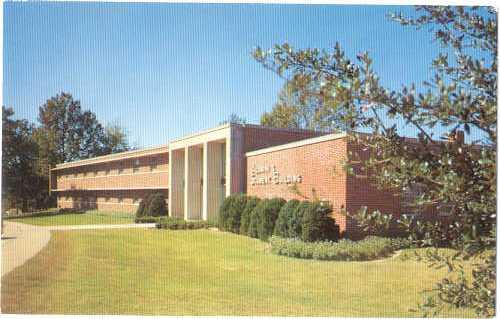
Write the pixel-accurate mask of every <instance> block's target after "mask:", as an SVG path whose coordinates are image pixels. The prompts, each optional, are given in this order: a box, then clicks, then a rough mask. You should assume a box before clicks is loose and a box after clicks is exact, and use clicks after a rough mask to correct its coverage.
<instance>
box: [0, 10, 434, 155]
mask: <svg viewBox="0 0 500 319" xmlns="http://www.w3.org/2000/svg"><path fill="white" fill-rule="evenodd" d="M394 11H403V12H406V13H413V12H414V9H413V7H388V6H339V5H336V6H327V5H315V6H305V5H269V4H267V5H266V4H259V5H248V4H168V3H156V4H144V3H61V2H54V3H47V2H27V3H20V2H14V3H12V2H10V3H4V74H3V77H4V83H3V94H4V101H3V104H4V105H6V106H12V107H13V108H14V111H15V112H16V116H17V117H19V118H27V119H29V120H31V121H36V119H37V116H38V107H39V106H40V105H42V104H43V103H44V102H45V101H46V100H47V99H48V98H50V97H51V96H54V95H56V94H57V93H59V92H61V91H65V92H70V93H72V94H73V96H74V97H75V98H76V99H79V100H80V101H81V103H82V106H83V107H84V108H88V109H91V110H92V111H93V112H95V113H96V114H97V117H98V119H99V120H100V121H101V122H102V123H103V124H106V123H110V122H117V123H118V124H120V125H121V126H123V127H125V128H126V129H127V131H128V133H129V136H130V142H131V143H132V144H135V145H137V146H139V147H147V146H154V145H158V144H165V143H167V142H168V140H170V139H173V138H176V137H180V136H182V135H184V134H189V133H191V132H195V131H198V130H201V129H205V128H210V127H213V126H216V125H217V124H218V123H219V122H221V121H222V120H224V119H226V118H227V117H228V116H229V114H231V113H236V114H238V115H240V116H242V117H244V118H246V119H247V120H248V122H251V123H258V121H259V117H260V115H261V114H262V113H263V112H264V111H268V110H270V109H271V108H272V106H273V104H274V102H275V101H276V97H277V94H278V91H279V89H280V87H281V85H282V80H280V79H279V78H278V77H277V76H276V75H275V74H273V73H272V72H270V71H268V70H265V69H264V68H263V67H262V66H261V65H259V64H258V63H257V62H255V61H254V60H253V58H252V57H251V55H250V52H251V51H252V49H253V48H254V47H255V46H261V47H263V48H268V47H271V46H272V45H274V44H275V43H283V42H285V41H286V42H289V43H290V44H291V45H293V46H294V47H296V48H306V47H318V48H331V47H333V45H334V44H335V42H336V41H338V42H340V43H341V45H342V46H343V47H344V49H345V50H346V53H347V54H348V55H350V56H352V57H353V58H354V57H355V54H356V53H358V52H361V51H369V52H370V54H371V56H372V57H373V59H374V68H375V70H376V71H377V72H378V73H379V74H380V77H381V79H382V83H383V84H385V85H387V86H389V87H391V88H395V89H397V88H400V87H401V85H402V84H409V83H411V82H416V83H420V82H422V81H423V80H426V79H429V77H430V75H431V74H432V73H431V70H430V68H429V66H430V62H431V60H432V58H433V57H435V56H436V55H437V54H438V52H439V50H440V48H439V45H438V44H437V43H434V42H432V35H431V34H430V33H429V32H426V31H419V32H415V30H414V29H412V28H409V27H402V26H400V25H398V24H397V23H394V22H391V21H390V20H389V19H388V18H387V17H386V14H387V13H389V12H394ZM408 133H410V135H411V132H408Z"/></svg>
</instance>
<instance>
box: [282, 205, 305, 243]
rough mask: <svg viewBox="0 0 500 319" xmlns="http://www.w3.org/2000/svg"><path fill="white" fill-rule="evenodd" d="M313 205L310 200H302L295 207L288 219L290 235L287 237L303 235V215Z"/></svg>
mask: <svg viewBox="0 0 500 319" xmlns="http://www.w3.org/2000/svg"><path fill="white" fill-rule="evenodd" d="M310 205H311V202H309V201H302V202H300V204H299V205H298V206H297V207H296V208H295V210H294V211H293V213H292V214H291V215H290V217H289V219H288V225H287V229H288V235H287V236H286V237H289V238H301V237H302V217H303V216H304V212H305V211H306V210H307V209H308V207H309V206H310Z"/></svg>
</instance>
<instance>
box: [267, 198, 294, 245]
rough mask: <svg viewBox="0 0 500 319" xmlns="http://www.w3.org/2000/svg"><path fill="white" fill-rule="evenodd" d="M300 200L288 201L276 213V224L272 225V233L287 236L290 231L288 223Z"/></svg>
mask: <svg viewBox="0 0 500 319" xmlns="http://www.w3.org/2000/svg"><path fill="white" fill-rule="evenodd" d="M299 205H300V202H299V201H298V200H296V199H292V200H290V201H288V202H287V203H286V204H285V205H283V207H281V210H280V212H279V214H278V219H277V220H276V225H275V226H274V233H273V234H274V235H275V236H279V237H288V236H289V233H290V231H289V230H288V225H289V222H290V220H291V219H292V218H293V217H294V216H295V214H296V213H295V212H296V210H297V207H298V206H299Z"/></svg>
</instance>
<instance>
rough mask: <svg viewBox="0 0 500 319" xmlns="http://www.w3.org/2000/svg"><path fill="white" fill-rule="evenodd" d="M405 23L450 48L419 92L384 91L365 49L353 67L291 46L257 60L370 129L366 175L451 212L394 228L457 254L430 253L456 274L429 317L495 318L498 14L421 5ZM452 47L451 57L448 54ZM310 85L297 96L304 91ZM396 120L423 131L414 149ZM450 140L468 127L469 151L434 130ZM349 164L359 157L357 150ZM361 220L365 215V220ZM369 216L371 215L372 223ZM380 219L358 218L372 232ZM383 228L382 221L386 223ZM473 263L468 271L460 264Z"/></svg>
mask: <svg viewBox="0 0 500 319" xmlns="http://www.w3.org/2000/svg"><path fill="white" fill-rule="evenodd" d="M391 17H392V18H393V19H394V20H396V21H397V22H399V23H401V24H402V25H405V26H414V27H416V28H417V29H426V28H427V29H428V30H430V31H431V32H433V34H434V36H435V39H436V40H437V41H438V42H439V43H441V44H442V45H443V47H445V48H446V50H444V51H443V53H441V54H439V56H438V57H437V58H436V59H435V60H434V61H433V62H432V68H433V69H434V70H435V74H434V77H433V78H432V79H430V81H429V82H426V83H424V86H423V87H418V88H417V86H416V85H414V84H412V85H409V86H405V87H403V88H402V89H401V90H400V91H393V90H390V89H388V88H385V87H383V86H382V85H381V83H380V82H379V77H378V75H377V74H376V73H375V72H374V70H373V69H372V59H371V58H370V56H369V54H368V53H362V54H359V55H358V56H357V57H356V59H354V60H352V61H357V62H352V61H351V60H350V59H349V58H347V57H346V56H345V54H344V52H343V51H342V49H341V48H340V45H338V44H337V45H336V46H335V48H334V50H333V51H328V50H318V49H305V50H295V49H293V48H292V47H291V46H290V45H288V44H286V43H285V44H283V45H277V46H276V47H275V48H274V50H271V52H268V51H264V50H262V49H260V48H257V49H256V50H255V51H254V53H253V54H254V57H255V59H256V60H257V61H259V62H260V63H262V64H263V65H264V66H265V67H266V68H270V69H272V70H274V71H275V72H277V73H278V74H279V75H281V76H285V77H288V78H293V77H295V76H297V75H299V76H301V77H310V78H312V79H315V80H317V81H320V82H321V83H323V85H322V86H323V90H322V91H321V96H322V99H323V101H324V103H325V104H327V105H330V107H332V108H333V110H332V111H333V112H337V111H340V112H339V114H341V115H342V120H343V122H344V123H346V125H347V128H350V129H365V130H369V131H370V132H371V133H372V134H371V135H369V136H368V137H367V136H364V135H360V134H357V133H355V132H352V133H353V134H352V135H353V138H354V139H356V140H357V142H359V143H361V144H362V145H363V146H364V148H366V149H368V150H371V152H372V154H374V156H373V157H372V158H370V159H368V160H362V161H361V163H362V166H363V167H364V168H365V169H366V171H367V172H372V174H373V176H374V179H375V181H376V182H377V183H379V184H380V185H382V186H390V187H394V188H396V189H399V190H401V191H404V190H405V189H408V188H411V187H414V185H420V187H419V188H420V189H421V190H422V192H421V194H420V195H419V196H416V198H415V201H414V202H413V203H412V204H413V206H414V207H417V208H422V209H425V208H427V207H429V206H436V205H438V206H437V207H438V209H440V210H446V211H445V212H446V213H451V215H452V219H453V222H452V223H445V222H435V223H430V222H422V221H418V222H417V221H415V220H411V219H407V218H402V219H400V220H398V221H397V222H398V223H399V224H400V226H401V227H404V228H406V229H407V230H408V231H409V233H410V239H412V240H414V242H415V243H416V244H419V245H429V246H434V247H438V246H440V245H442V244H443V243H445V244H448V245H449V246H450V247H452V248H454V249H456V251H457V254H456V255H454V256H453V257H450V256H447V255H443V254H441V253H440V252H439V250H432V253H429V254H427V255H425V256H423V257H425V259H426V260H428V261H429V262H430V263H432V264H437V265H439V266H445V267H448V269H449V270H450V272H451V273H450V275H449V276H448V277H446V278H445V279H443V280H442V281H441V282H439V283H437V284H436V287H435V292H436V294H435V295H434V296H429V299H428V300H427V301H426V302H425V303H424V304H422V305H421V306H422V309H424V310H426V311H432V312H435V311H438V310H439V309H440V307H444V306H450V305H452V306H455V307H473V308H474V309H475V311H476V313H477V314H478V315H480V316H493V315H494V314H495V296H496V290H495V282H496V272H495V259H496V235H495V230H496V140H497V122H496V114H497V62H496V61H497V14H496V12H495V10H494V9H493V8H485V7H436V6H428V7H417V11H416V14H415V17H414V18H408V17H405V16H403V15H402V14H393V15H392V16H391ZM450 50H451V51H454V53H455V54H454V58H450V57H449V56H448V54H447V52H448V51H450ZM310 93H314V92H308V90H307V88H306V89H305V90H304V91H303V92H302V91H300V94H304V95H306V96H307V95H308V94H310ZM394 120H399V121H400V122H402V123H405V124H406V126H408V127H412V128H414V129H415V130H417V131H418V132H419V135H418V143H416V144H408V143H405V139H404V137H403V136H402V135H401V133H400V132H399V131H398V129H397V126H396V125H392V124H391V123H390V122H393V121H394ZM436 127H440V128H441V129H444V130H445V131H446V133H445V134H443V136H441V138H444V139H446V140H449V139H450V137H451V138H453V137H454V136H456V135H457V131H458V130H463V131H465V133H466V134H467V135H468V136H469V137H472V135H471V134H472V133H476V134H478V135H480V138H478V140H476V141H473V143H479V144H480V145H479V146H478V145H475V146H471V145H470V144H463V143H462V142H461V141H460V139H458V140H457V139H455V140H454V142H452V143H442V141H440V136H436V134H435V128H436ZM351 159H352V160H360V158H359V157H358V156H357V154H352V156H351ZM363 216H364V217H363ZM367 216H368V218H366V217H367ZM376 216H382V215H380V214H371V215H370V213H369V214H358V219H359V222H360V223H361V224H362V225H365V226H367V227H369V226H370V223H371V221H373V220H376V218H375V219H374V217H376ZM379 224H384V220H381V221H380V223H379ZM471 258H473V259H474V260H475V263H474V264H473V270H472V273H471V274H470V275H466V274H464V272H463V271H462V269H461V268H460V266H461V264H462V261H463V260H467V259H471Z"/></svg>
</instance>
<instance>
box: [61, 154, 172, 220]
mask: <svg viewBox="0 0 500 319" xmlns="http://www.w3.org/2000/svg"><path fill="white" fill-rule="evenodd" d="M51 175H52V181H53V183H52V185H51V188H52V189H57V190H62V191H57V192H55V194H56V195H57V205H58V207H60V208H77V209H99V210H108V211H123V212H135V211H136V209H137V206H138V205H139V202H140V200H141V199H143V198H144V197H145V196H147V194H149V193H151V192H153V191H161V192H163V193H164V194H165V195H166V196H168V191H167V189H166V188H167V187H168V153H160V154H155V155H146V156H141V157H137V158H131V159H121V160H120V159H117V160H113V161H111V162H106V163H96V164H92V165H82V166H76V167H71V168H65V169H60V170H52V171H51ZM129 188H132V190H127V189H129ZM141 188H143V189H141ZM96 189H97V190H96ZM106 189H108V190H106Z"/></svg>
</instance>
